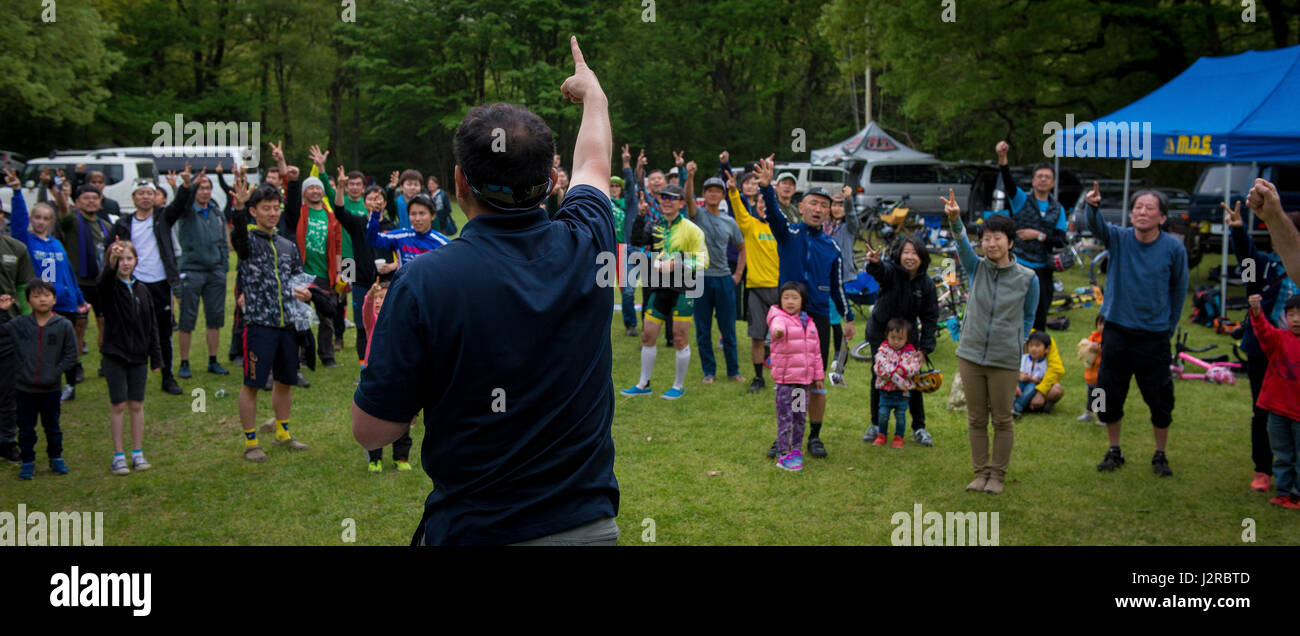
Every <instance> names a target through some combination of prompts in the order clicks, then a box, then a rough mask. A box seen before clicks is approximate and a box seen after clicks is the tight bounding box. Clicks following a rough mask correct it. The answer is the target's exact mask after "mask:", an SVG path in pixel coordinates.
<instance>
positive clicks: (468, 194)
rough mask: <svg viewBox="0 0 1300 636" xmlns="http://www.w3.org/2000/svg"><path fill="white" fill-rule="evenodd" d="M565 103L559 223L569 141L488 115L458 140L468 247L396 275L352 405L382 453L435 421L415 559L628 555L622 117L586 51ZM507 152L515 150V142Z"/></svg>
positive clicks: (499, 113)
mask: <svg viewBox="0 0 1300 636" xmlns="http://www.w3.org/2000/svg"><path fill="white" fill-rule="evenodd" d="M570 46H571V48H572V52H573V61H574V66H575V69H574V74H573V76H572V77H569V78H568V79H567V80H565V81H564V84H563V85H562V86H561V87H560V91H561V93H562V94H563V96H564V97H567V98H569V99H570V100H572V101H573V102H575V103H581V104H583V116H582V126H581V128H580V130H579V131H578V139H577V144H576V145H575V147H574V153H573V178H572V188H571V189H570V190H569V192H568V194H567V195H566V196H565V197H564V202H563V203H562V204H561V205H560V208H559V210H558V211H557V213H556V214H555V217H554V220H551V219H548V218H547V213H546V212H545V211H544V210H542V209H541V208H540V207H539V206H540V204H541V203H542V202H543V201H544V200H545V198H546V195H547V194H548V193H549V192H550V191H551V186H552V184H553V183H554V179H555V177H556V172H555V170H554V169H553V168H552V157H553V156H554V154H555V144H554V141H553V136H552V133H551V130H550V128H548V127H547V126H546V124H545V122H543V121H542V119H541V118H540V117H538V116H537V115H535V114H533V113H531V112H529V111H528V110H527V109H525V108H522V107H519V106H513V105H509V104H489V105H484V106H478V107H475V108H473V109H471V110H470V111H469V113H467V114H466V115H465V119H464V121H462V122H461V124H460V127H459V128H458V129H457V130H456V136H455V140H454V150H455V155H456V164H457V165H456V169H455V178H456V189H455V192H456V200H457V202H458V203H459V204H460V207H461V209H462V210H464V211H465V216H466V217H467V218H468V219H469V222H468V223H467V224H466V225H465V227H464V228H463V229H462V230H461V233H460V237H459V238H457V239H456V240H453V241H451V242H450V243H448V244H447V245H445V246H444V247H442V248H440V249H438V250H435V251H433V252H429V253H426V254H423V255H421V256H420V257H418V258H416V259H415V260H414V261H412V262H411V263H408V264H407V265H405V266H403V267H402V268H401V269H400V270H398V276H397V277H396V278H395V279H394V283H393V285H392V287H391V288H390V289H389V291H388V295H387V297H386V298H385V300H384V309H383V312H381V313H380V315H379V320H378V322H377V323H376V324H375V332H374V336H372V340H371V343H370V346H371V349H370V351H369V355H368V359H367V360H366V363H367V366H366V369H365V370H364V371H363V372H362V374H361V383H360V386H358V387H357V391H356V395H355V397H354V403H353V406H352V429H353V434H354V435H355V436H356V439H357V441H358V442H360V443H361V445H362V446H364V447H365V448H367V449H375V448H380V447H382V446H384V445H387V444H390V443H392V442H393V441H394V440H396V439H397V438H398V437H400V436H401V435H402V433H403V432H405V431H406V430H407V428H408V427H409V426H410V422H411V419H412V418H413V417H415V415H416V413H418V412H419V411H420V410H423V411H424V414H425V415H424V416H425V420H424V421H425V427H426V430H427V432H426V433H425V437H424V444H423V447H422V448H421V464H422V465H423V466H424V470H425V472H426V473H428V475H429V477H431V478H432V479H433V483H434V490H433V492H432V493H431V494H430V495H429V497H428V499H427V500H426V501H425V506H424V517H423V519H421V522H420V527H419V528H418V529H417V530H416V532H415V536H414V538H413V539H412V543H413V544H415V545H465V544H497V545H500V544H514V543H532V544H552V545H554V544H561V545H613V544H615V543H616V542H617V539H618V526H617V525H616V524H615V523H614V516H615V515H617V514H618V497H619V491H618V482H617V480H616V479H615V478H614V440H613V438H612V437H611V435H610V426H611V424H612V422H613V416H614V388H613V385H612V383H611V380H610V372H611V366H612V362H613V359H612V351H611V348H610V338H609V333H610V331H609V330H610V320H611V317H612V314H611V313H610V311H609V303H610V291H609V289H608V288H602V287H600V286H599V284H598V283H597V280H596V271H597V263H598V255H599V254H601V253H606V254H613V253H614V249H615V244H614V215H613V210H612V208H613V206H612V204H611V203H610V199H609V170H610V157H611V156H612V155H613V150H614V147H613V136H612V134H611V132H610V124H609V105H608V100H607V98H606V96H605V93H604V91H603V90H602V89H601V87H600V82H599V81H598V80H597V79H596V76H595V74H594V73H592V71H591V69H589V68H588V67H587V65H586V63H585V62H584V61H583V58H582V51H581V50H579V48H578V42H577V39H576V38H573V39H572V40H571V41H570ZM502 132H504V139H505V148H506V149H507V150H506V151H504V152H498V150H500V141H499V140H500V139H501V133H502Z"/></svg>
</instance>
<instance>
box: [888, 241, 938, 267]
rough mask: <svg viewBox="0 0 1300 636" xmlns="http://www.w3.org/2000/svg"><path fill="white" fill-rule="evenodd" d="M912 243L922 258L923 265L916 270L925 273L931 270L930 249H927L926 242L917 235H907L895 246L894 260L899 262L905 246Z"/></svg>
mask: <svg viewBox="0 0 1300 636" xmlns="http://www.w3.org/2000/svg"><path fill="white" fill-rule="evenodd" d="M908 244H911V246H912V249H914V250H916V255H917V256H918V257H919V258H920V259H921V266H920V267H917V268H916V271H918V272H921V273H922V274H924V273H925V272H928V271H930V250H927V249H925V242H924V241H922V240H921V239H920V238H918V237H915V236H905V237H903V240H901V241H899V242H898V245H897V246H895V247H894V262H895V263H897V262H898V260H899V259H900V258H902V257H903V246H904V245H908Z"/></svg>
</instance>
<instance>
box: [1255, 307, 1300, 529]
mask: <svg viewBox="0 0 1300 636" xmlns="http://www.w3.org/2000/svg"><path fill="white" fill-rule="evenodd" d="M1261 301H1262V296H1260V295H1259V294H1252V295H1251V296H1250V298H1249V302H1250V321H1251V327H1252V328H1254V330H1255V337H1257V338H1259V345H1260V347H1261V348H1262V349H1263V350H1264V353H1265V354H1266V355H1267V356H1268V371H1267V372H1265V375H1264V387H1263V388H1262V389H1261V390H1260V392H1259V403H1258V405H1259V407H1260V408H1262V409H1265V410H1267V411H1268V442H1269V446H1270V447H1272V449H1273V474H1274V476H1275V477H1277V496H1276V497H1274V498H1272V499H1270V500H1269V501H1268V502H1269V503H1271V504H1274V505H1278V506H1283V507H1285V508H1292V509H1296V508H1300V483H1297V478H1296V472H1297V466H1298V465H1300V456H1298V455H1297V447H1300V296H1292V297H1291V298H1289V299H1287V301H1286V305H1285V311H1286V326H1287V328H1286V329H1278V328H1277V327H1274V326H1273V325H1271V324H1269V322H1268V317H1267V316H1265V315H1264V312H1263V311H1262V310H1261V307H1260V305H1261Z"/></svg>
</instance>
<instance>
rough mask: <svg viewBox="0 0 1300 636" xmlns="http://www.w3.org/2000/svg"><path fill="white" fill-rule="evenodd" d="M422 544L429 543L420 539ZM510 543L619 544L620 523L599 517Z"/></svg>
mask: <svg viewBox="0 0 1300 636" xmlns="http://www.w3.org/2000/svg"><path fill="white" fill-rule="evenodd" d="M420 545H428V544H427V543H425V542H424V539H423V538H421V539H420ZM510 545H592V546H615V545H618V524H617V523H616V522H615V521H614V518H613V517H606V518H604V519H597V520H595V521H591V522H588V523H584V524H582V525H580V526H577V527H574V528H569V529H568V530H562V531H560V532H556V533H555V534H548V535H546V536H544V537H538V538H536V539H529V540H527V541H520V542H519V543H512V544H510Z"/></svg>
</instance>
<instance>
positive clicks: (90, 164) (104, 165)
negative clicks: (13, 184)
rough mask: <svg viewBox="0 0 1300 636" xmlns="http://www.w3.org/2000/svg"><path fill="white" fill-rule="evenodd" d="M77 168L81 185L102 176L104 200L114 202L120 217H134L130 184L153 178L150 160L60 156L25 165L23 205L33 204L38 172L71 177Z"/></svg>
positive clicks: (35, 195)
mask: <svg viewBox="0 0 1300 636" xmlns="http://www.w3.org/2000/svg"><path fill="white" fill-rule="evenodd" d="M78 165H84V167H83V168H82V170H81V172H79V173H77V178H78V180H79V181H80V182H82V183H84V182H85V180H86V175H87V174H89V173H90V172H92V171H95V170H98V171H99V172H102V173H104V196H106V197H108V198H110V199H113V200H114V201H117V203H118V205H119V206H120V207H121V209H122V213H123V214H133V213H135V202H134V201H132V199H131V184H133V183H135V181H136V180H137V179H149V180H153V179H154V177H155V172H154V164H153V160H152V159H139V158H131V157H94V156H87V155H60V156H57V157H56V158H52V159H51V158H42V159H33V160H31V161H29V162H27V167H26V168H25V169H24V171H23V176H22V181H23V198H24V199H25V200H26V201H27V205H29V206H30V205H31V204H33V203H35V202H36V200H37V195H38V192H39V187H38V186H39V185H40V184H39V181H40V174H41V169H43V168H49V170H50V173H51V174H54V173H55V172H56V171H58V170H60V169H61V170H63V171H64V172H65V173H66V174H68V175H69V176H71V175H72V174H73V173H74V172H76V171H77V166H78Z"/></svg>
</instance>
